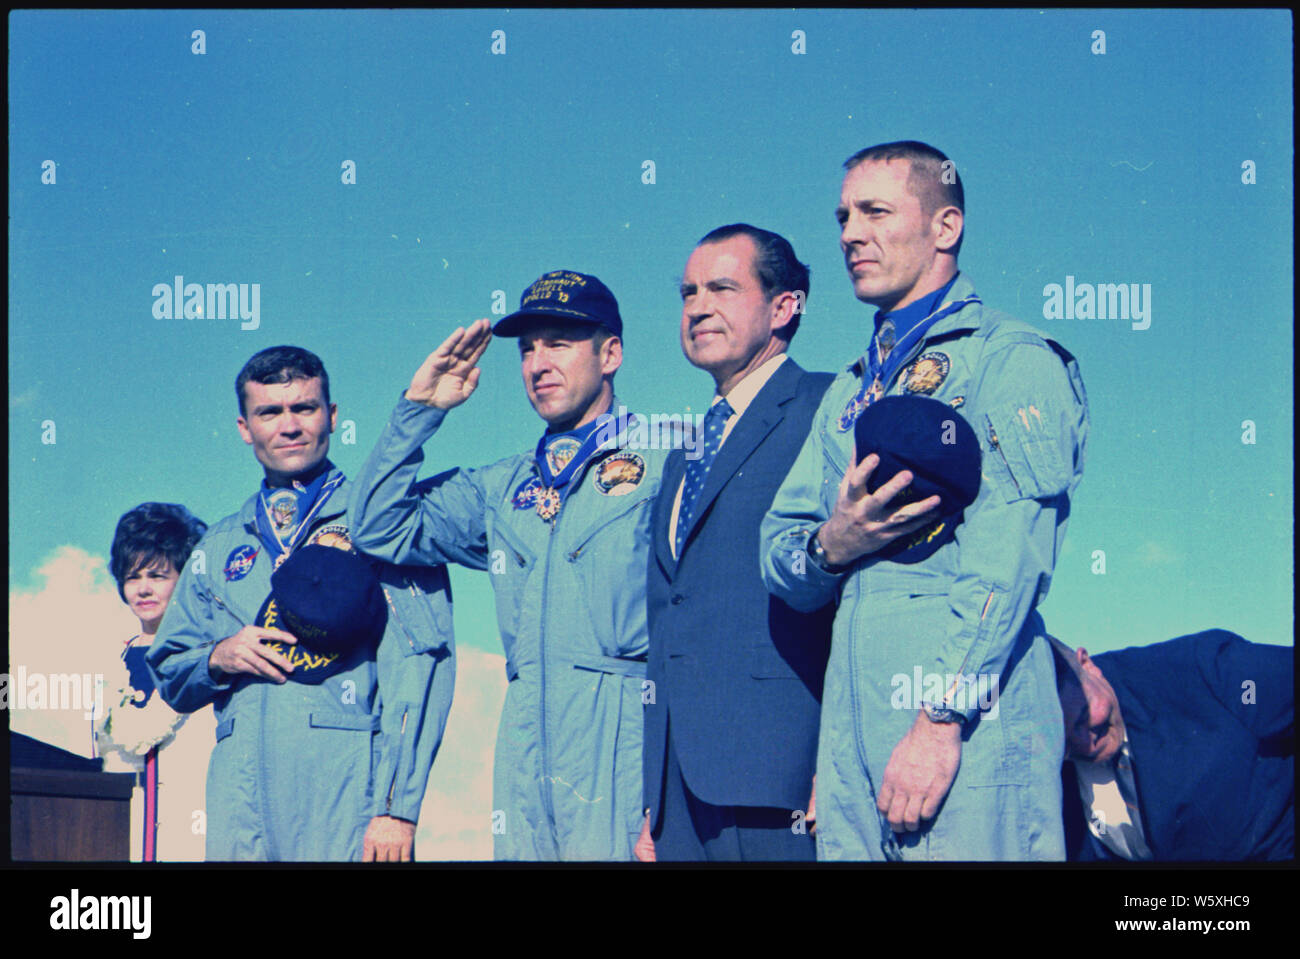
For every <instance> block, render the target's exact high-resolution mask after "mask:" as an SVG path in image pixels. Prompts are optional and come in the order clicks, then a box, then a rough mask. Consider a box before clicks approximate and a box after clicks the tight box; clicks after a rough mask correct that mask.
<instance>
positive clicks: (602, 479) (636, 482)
mask: <svg viewBox="0 0 1300 959" xmlns="http://www.w3.org/2000/svg"><path fill="white" fill-rule="evenodd" d="M643 479H645V460H643V459H642V458H641V457H640V456H639V455H638V454H636V453H615V454H614V455H613V456H611V457H609V458H608V459H606V460H605V461H604V462H602V463H601V464H600V466H598V467H596V470H595V472H594V473H593V474H592V478H591V483H592V485H593V486H595V487H596V489H598V490H600V492H601V493H603V494H604V495H605V496H624V495H626V494H627V493H630V492H632V490H634V489H636V488H637V487H638V486H640V485H641V480H643Z"/></svg>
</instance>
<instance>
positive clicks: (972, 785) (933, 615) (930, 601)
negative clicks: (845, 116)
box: [761, 141, 1088, 860]
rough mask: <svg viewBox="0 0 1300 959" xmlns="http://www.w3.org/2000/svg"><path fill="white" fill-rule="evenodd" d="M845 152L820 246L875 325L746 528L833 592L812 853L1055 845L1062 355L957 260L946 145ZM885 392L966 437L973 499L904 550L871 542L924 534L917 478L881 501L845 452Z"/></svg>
mask: <svg viewBox="0 0 1300 959" xmlns="http://www.w3.org/2000/svg"><path fill="white" fill-rule="evenodd" d="M845 169H846V170H847V173H846V175H845V178H844V182H843V187H842V192H841V199H840V205H839V208H838V210H837V215H838V217H839V221H840V224H841V234H840V246H841V249H842V250H843V252H844V258H845V264H846V266H847V268H848V271H849V275H850V277H851V279H852V282H853V286H854V292H855V294H856V295H857V297H858V299H860V300H862V301H864V302H866V303H871V304H874V305H875V306H877V307H878V312H877V313H876V321H875V322H876V335H875V337H874V340H873V342H872V345H871V347H870V348H869V350H868V352H867V354H866V355H865V356H863V357H862V358H861V359H859V360H857V361H856V362H855V363H853V364H852V365H851V366H850V367H848V368H847V369H846V370H845V371H844V372H842V373H840V374H839V376H838V377H837V378H836V379H835V381H834V382H833V383H832V384H831V386H830V388H829V390H828V391H827V392H826V394H825V397H824V398H823V400H822V403H821V407H820V408H819V410H818V412H817V414H816V416H815V417H814V419H813V428H812V431H811V433H810V434H809V437H808V440H807V441H806V443H805V445H804V448H803V450H802V451H801V453H800V455H799V457H798V458H797V459H796V461H795V464H794V466H793V467H792V468H791V470H790V473H789V475H788V476H787V477H786V479H785V482H784V483H783V484H782V486H781V489H780V490H779V491H778V492H777V495H776V498H775V500H774V501H773V503H772V506H771V509H770V510H769V512H768V514H767V516H766V518H765V519H764V521H763V525H762V533H761V535H762V539H763V543H764V548H763V552H764V557H763V576H764V581H765V582H766V583H767V585H768V588H769V589H770V590H771V591H772V592H773V593H775V594H776V595H778V596H780V597H781V598H782V599H784V600H785V601H786V602H788V603H790V605H792V606H794V607H796V608H799V609H814V608H816V607H818V606H820V605H821V604H823V603H825V602H827V601H828V600H830V599H834V598H836V597H838V601H839V606H838V609H837V612H836V617H835V624H834V628H833V635H832V649H831V658H830V663H829V665H828V667H827V673H826V686H825V696H824V699H823V703H822V721H821V730H820V736H819V743H818V756H817V827H818V832H817V845H818V858H819V859H892V860H899V859H903V860H907V859H945V860H950V859H966V860H998V859H1002V860H1044V859H1057V860H1059V859H1063V858H1064V854H1065V848H1064V837H1063V835H1062V829H1061V823H1060V813H1059V809H1060V803H1061V791H1060V778H1059V769H1060V764H1061V758H1062V757H1061V753H1062V746H1061V743H1062V742H1063V739H1062V733H1061V725H1060V716H1059V709H1058V708H1057V706H1056V704H1055V698H1054V689H1055V686H1054V671H1053V662H1052V654H1051V649H1050V646H1049V645H1048V642H1047V640H1046V633H1045V630H1044V626H1043V621H1042V618H1041V617H1040V616H1039V614H1038V613H1037V612H1036V609H1035V607H1036V606H1037V605H1038V603H1040V602H1041V601H1042V599H1043V598H1044V597H1045V596H1046V594H1047V589H1048V585H1049V584H1050V582H1051V576H1052V570H1053V566H1054V563H1055V560H1056V557H1057V555H1058V554H1059V551H1060V548H1061V544H1062V541H1063V538H1064V534H1065V525H1066V519H1067V517H1068V515H1069V504H1070V496H1071V495H1072V494H1073V492H1074V489H1075V487H1076V486H1077V484H1078V482H1079V480H1080V478H1081V476H1082V472H1083V460H1084V447H1085V442H1086V438H1087V433H1088V410H1087V400H1086V396H1085V393H1084V389H1083V382H1082V379H1081V378H1080V376H1079V371H1078V366H1077V364H1076V363H1075V361H1074V358H1073V357H1072V356H1070V354H1069V353H1068V352H1066V351H1065V349H1064V348H1063V347H1061V346H1060V345H1059V344H1058V343H1056V342H1055V341H1054V340H1052V339H1050V338H1048V337H1046V336H1045V335H1044V334H1042V333H1039V332H1038V331H1036V330H1034V329H1032V328H1031V327H1028V326H1026V325H1024V324H1022V323H1018V322H1016V321H1015V320H1012V319H1011V318H1010V317H1007V316H1005V315H1003V314H1000V313H996V312H994V311H992V310H989V309H986V308H984V307H983V306H982V305H981V303H980V299H979V297H978V296H977V295H976V294H975V290H974V287H973V286H972V285H971V283H970V281H969V280H968V279H967V278H966V277H965V276H964V275H962V274H959V273H958V272H957V250H958V249H959V247H960V243H961V235H962V226H963V212H962V210H963V197H962V192H961V181H960V178H959V177H957V176H956V171H955V169H954V168H953V167H952V165H951V163H950V162H948V160H947V157H945V156H944V155H943V154H942V153H940V152H939V151H937V150H935V149H934V148H933V147H930V146H928V145H926V144H922V143H917V142H915V141H904V142H901V143H893V144H883V145H881V146H878V147H873V148H869V149H868V150H864V151H861V152H860V153H858V154H855V155H854V156H853V157H850V158H849V160H848V162H847V163H846V164H845ZM899 394H913V395H921V396H932V397H934V398H935V399H938V400H941V401H943V402H946V403H948V404H949V405H950V406H952V407H953V409H954V410H955V411H956V412H958V413H959V414H961V415H963V416H964V417H965V418H966V419H967V421H968V422H969V423H970V424H971V426H972V427H973V428H974V429H975V431H976V433H977V434H978V435H979V437H980V438H981V453H982V474H983V475H982V482H981V484H980V491H979V495H978V498H977V499H976V501H975V502H974V504H973V505H972V506H971V507H968V508H967V509H966V511H965V516H964V521H963V522H961V523H960V525H957V526H956V527H955V528H954V530H953V533H954V538H953V539H952V540H950V541H948V542H947V543H945V544H944V545H942V546H939V547H938V548H937V549H936V550H934V551H933V552H932V554H931V555H929V556H928V557H925V558H923V559H921V560H920V561H919V562H902V561H896V560H894V559H891V558H889V556H888V555H882V556H877V555H873V554H876V553H879V552H880V551H881V550H882V549H883V548H884V547H885V546H887V545H889V544H890V543H892V542H893V541H894V540H896V539H898V538H899V537H900V536H909V537H913V539H912V542H916V541H917V539H916V538H917V537H920V538H921V539H924V538H925V537H927V536H928V535H929V532H927V531H928V530H929V531H932V530H933V522H934V515H935V514H934V513H933V512H932V511H933V508H934V506H935V505H936V504H937V498H936V497H931V498H929V499H927V500H924V501H921V502H913V503H910V504H907V505H902V506H900V505H899V503H898V502H895V503H891V500H893V498H894V496H895V495H896V494H897V493H899V492H900V491H902V490H903V489H904V488H905V487H906V485H907V484H908V483H909V482H910V481H911V479H912V477H911V474H909V473H907V472H901V473H899V474H898V476H896V477H893V478H890V477H887V476H886V477H881V478H883V479H885V480H887V482H885V483H884V484H883V485H882V486H880V488H879V489H877V490H876V491H875V493H874V494H868V492H867V490H868V488H869V479H870V476H871V472H872V470H873V468H874V465H875V463H876V462H877V458H876V457H874V456H867V457H865V458H864V459H863V461H862V462H860V463H858V462H855V459H856V458H855V453H854V432H853V428H854V420H855V419H856V417H857V415H858V413H860V412H861V410H862V409H864V408H865V407H866V406H867V405H869V404H871V403H872V402H874V401H875V400H876V399H878V398H879V397H880V396H882V395H899ZM937 439H938V438H937ZM939 441H942V440H941V439H940V440H939ZM935 542H938V540H936V541H935ZM888 552H891V551H887V553H888Z"/></svg>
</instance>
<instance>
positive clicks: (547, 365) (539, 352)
mask: <svg viewBox="0 0 1300 959" xmlns="http://www.w3.org/2000/svg"><path fill="white" fill-rule="evenodd" d="M524 366H525V367H526V368H528V371H529V374H530V375H532V376H540V375H541V374H543V373H546V372H548V371H549V370H551V369H552V368H553V367H554V363H553V362H552V361H551V351H550V350H548V349H545V348H544V347H537V348H536V349H534V350H533V351H532V353H530V354H529V356H528V359H526V360H524Z"/></svg>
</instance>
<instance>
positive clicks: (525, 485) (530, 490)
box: [510, 476, 542, 509]
mask: <svg viewBox="0 0 1300 959" xmlns="http://www.w3.org/2000/svg"><path fill="white" fill-rule="evenodd" d="M541 488H542V481H541V480H539V479H538V478H537V477H536V476H530V477H529V478H528V479H526V480H524V481H523V482H522V483H520V484H519V486H518V487H516V488H515V492H514V495H513V496H511V497H510V505H511V506H513V507H514V508H515V509H532V508H533V507H535V506H536V505H537V494H538V492H539V491H540V490H541Z"/></svg>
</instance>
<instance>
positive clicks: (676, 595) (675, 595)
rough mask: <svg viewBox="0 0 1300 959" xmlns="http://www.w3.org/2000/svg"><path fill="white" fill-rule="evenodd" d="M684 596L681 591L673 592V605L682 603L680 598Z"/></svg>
mask: <svg viewBox="0 0 1300 959" xmlns="http://www.w3.org/2000/svg"><path fill="white" fill-rule="evenodd" d="M685 598H686V597H685V596H683V595H682V594H681V593H673V605H674V606H680V605H682V600H684V599H685Z"/></svg>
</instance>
